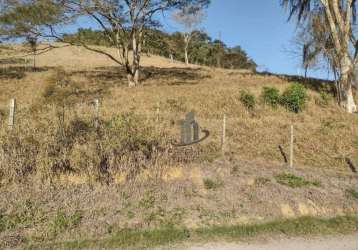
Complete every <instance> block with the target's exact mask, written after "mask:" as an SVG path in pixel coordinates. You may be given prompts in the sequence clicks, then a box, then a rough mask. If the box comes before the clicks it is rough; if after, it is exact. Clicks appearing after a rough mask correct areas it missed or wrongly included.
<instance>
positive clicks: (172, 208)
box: [0, 46, 358, 248]
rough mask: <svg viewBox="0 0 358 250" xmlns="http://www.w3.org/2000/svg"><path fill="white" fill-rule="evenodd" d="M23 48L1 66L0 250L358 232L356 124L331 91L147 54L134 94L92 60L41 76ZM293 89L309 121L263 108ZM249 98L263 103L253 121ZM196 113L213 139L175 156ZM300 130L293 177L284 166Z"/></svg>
mask: <svg viewBox="0 0 358 250" xmlns="http://www.w3.org/2000/svg"><path fill="white" fill-rule="evenodd" d="M20 50H21V48H20V47H18V46H15V48H14V50H7V52H6V53H8V55H6V57H5V56H4V58H3V59H2V60H0V62H1V65H0V66H1V74H0V115H1V119H0V122H1V123H0V126H1V127H0V190H1V192H0V200H3V201H5V202H3V203H1V204H0V248H1V247H4V248H5V247H7V248H13V247H18V248H22V247H24V246H29V245H31V246H32V247H33V248H44V247H45V248H46V247H48V248H54V247H56V248H57V247H59V248H61V247H62V248H67V247H68V248H70V247H72V248H78V247H82V248H86V247H87V246H90V247H92V246H94V248H96V247H97V246H99V247H107V246H108V247H115V246H118V244H123V246H127V245H131V244H132V243H133V242H136V243H138V245H139V246H141V244H143V243H144V242H149V243H148V244H151V242H153V245H157V244H161V243H170V242H171V241H177V240H179V241H180V240H182V239H186V238H187V237H188V235H189V236H190V237H194V238H197V239H199V240H200V239H205V238H206V237H211V236H212V235H219V236H223V237H230V236H232V237H234V238H237V237H238V238H240V237H241V236H245V237H246V236H250V235H257V234H262V233H263V234H266V233H270V232H271V231H272V232H273V233H280V232H282V231H284V232H285V233H286V232H287V233H288V234H291V233H292V234H295V233H298V234H305V233H306V232H307V233H308V234H310V233H311V232H312V230H313V228H314V229H317V228H318V229H319V230H318V231H320V232H322V233H335V232H337V230H338V232H340V230H341V229H342V230H345V229H347V232H355V231H357V220H356V217H355V215H356V214H357V213H358V210H357V208H358V205H357V204H358V199H357V192H358V181H357V175H356V174H355V173H353V172H352V170H353V169H352V167H350V166H349V165H348V164H347V158H349V159H350V160H351V161H352V162H353V163H354V164H358V116H357V115H356V114H355V115H349V114H347V113H345V112H344V111H343V110H341V109H340V108H339V107H338V105H337V104H336V103H335V100H334V96H333V94H332V93H331V92H330V91H327V89H329V87H327V86H329V85H327V84H329V83H325V82H322V81H320V80H317V79H309V80H306V81H304V80H303V79H301V78H299V77H288V76H276V75H270V74H257V73H253V72H248V71H240V70H223V69H214V68H207V67H199V66H195V65H190V66H188V67H186V66H185V65H184V64H182V63H180V62H175V63H173V64H172V63H170V60H169V59H166V58H161V57H157V56H149V55H147V56H144V57H143V71H142V74H141V78H142V83H143V85H142V86H140V87H138V88H131V89H130V88H128V87H127V86H126V85H127V83H126V78H125V74H124V72H123V70H121V69H120V68H119V67H117V66H116V65H114V64H113V63H111V62H110V61H109V60H108V59H107V58H105V57H102V56H99V55H96V54H93V53H90V52H88V51H86V50H84V49H82V48H77V47H64V48H61V49H57V50H53V51H50V52H48V53H46V54H41V55H38V56H37V58H36V64H37V68H36V70H33V68H32V67H31V64H32V61H31V60H32V56H25V57H21V55H23V52H21V51H20ZM14 51H15V52H14ZM4 53H5V52H4ZM4 53H3V54H4ZM14 53H15V54H17V57H16V58H17V59H16V60H14V59H12V60H10V59H9V58H10V57H12V56H13V55H14ZM295 82H300V83H302V84H304V85H305V86H306V88H307V91H308V96H309V98H308V101H307V104H306V106H305V109H304V111H303V112H300V113H298V114H296V113H292V112H289V111H288V110H287V109H286V108H285V107H282V106H280V105H279V106H278V107H277V108H272V107H270V106H269V105H266V104H264V103H263V102H262V100H261V98H260V96H261V93H262V89H263V87H264V86H272V87H276V88H277V89H279V90H280V93H282V92H283V91H284V90H285V89H286V88H287V87H288V86H289V85H290V84H292V83H295ZM325 86H326V87H325ZM243 90H245V91H247V92H249V93H252V94H253V95H254V96H255V97H256V104H255V106H254V108H253V109H247V107H245V105H243V103H242V100H241V92H242V91H243ZM11 98H16V101H17V112H16V116H15V126H14V128H13V129H12V130H9V128H8V126H7V119H8V109H9V101H10V99H11ZM97 98H98V99H99V100H100V108H99V114H100V117H99V126H98V127H96V126H95V124H96V119H95V113H96V112H95V109H94V106H93V100H94V99H97ZM190 111H194V112H195V113H196V116H197V121H198V123H199V125H200V127H201V128H202V129H207V130H208V131H209V132H210V136H209V138H208V139H207V140H205V141H203V142H202V143H201V144H199V145H195V146H192V147H188V148H180V149H179V148H175V147H173V146H172V142H173V141H178V140H179V138H180V122H181V120H182V119H184V117H185V114H186V113H187V112H190ZM224 114H226V115H227V119H228V120H227V131H226V134H227V137H226V139H227V144H226V147H225V150H224V152H223V151H222V149H221V135H222V124H223V116H224ZM291 125H293V126H294V133H295V141H294V156H295V158H294V168H293V169H289V168H288V167H287V163H286V162H285V160H284V158H285V157H286V158H287V156H288V152H289V132H290V126H291ZM280 148H281V150H280ZM281 151H283V152H281ZM283 154H284V155H285V157H284V156H283ZM345 215H348V217H338V218H337V219H322V220H321V219H313V218H310V219H307V218H306V219H297V220H294V219H295V218H301V217H302V216H304V217H305V216H318V217H324V218H335V217H337V216H345ZM350 215H353V216H352V217H349V216H350ZM285 219H290V221H284V222H283V221H282V220H285ZM277 220H278V222H274V223H272V221H277ZM267 223H268V224H267ZM252 224H254V225H253V226H250V225H252ZM259 224H260V226H259ZM173 225H177V226H178V227H174V228H173V227H172V226H173ZM237 225H241V226H242V225H246V226H242V227H241V226H237ZM247 225H249V226H247ZM301 225H302V228H301ZM168 227H169V229H168ZM138 228H140V229H142V230H144V231H138ZM163 228H164V233H163V231H161V230H162V229H163ZM176 228H181V229H176ZM183 228H185V230H184V229H183ZM200 228H208V229H202V230H200ZM121 230H122V231H121ZM123 230H124V231H123ZM126 230H128V231H126ZM117 232H119V234H116V233H117ZM121 232H122V234H121ZM162 235H164V236H165V237H164V238H163V237H162ZM123 237H125V240H123ZM87 239H94V240H87ZM49 242H58V243H54V244H55V245H54V244H52V243H51V244H50V243H49ZM48 244H49V245H48ZM144 247H145V245H144Z"/></svg>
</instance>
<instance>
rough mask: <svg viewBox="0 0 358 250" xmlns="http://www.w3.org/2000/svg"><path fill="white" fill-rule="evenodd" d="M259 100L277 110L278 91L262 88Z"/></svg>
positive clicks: (273, 88) (278, 101)
mask: <svg viewBox="0 0 358 250" xmlns="http://www.w3.org/2000/svg"><path fill="white" fill-rule="evenodd" d="M261 98H262V101H263V102H264V103H265V104H267V105H270V106H271V107H273V108H277V105H278V104H279V103H280V91H279V90H278V89H277V88H275V87H263V89H262V93H261Z"/></svg>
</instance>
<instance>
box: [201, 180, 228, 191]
mask: <svg viewBox="0 0 358 250" xmlns="http://www.w3.org/2000/svg"><path fill="white" fill-rule="evenodd" d="M203 183H204V187H205V188H206V189H208V190H215V189H218V188H220V187H222V186H223V185H224V184H223V183H222V182H221V181H218V180H212V179H210V178H205V179H204V180H203Z"/></svg>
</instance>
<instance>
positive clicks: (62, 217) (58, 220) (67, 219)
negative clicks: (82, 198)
mask: <svg viewBox="0 0 358 250" xmlns="http://www.w3.org/2000/svg"><path fill="white" fill-rule="evenodd" d="M81 220H82V213H81V212H80V211H76V212H74V213H73V214H71V215H68V214H66V213H64V212H62V211H58V212H57V213H56V215H55V216H54V217H53V218H52V220H51V221H50V223H49V225H48V231H49V233H50V235H51V236H52V237H55V236H57V235H58V234H60V233H62V232H64V231H65V230H69V229H72V228H74V227H76V226H77V225H79V224H80V222H81Z"/></svg>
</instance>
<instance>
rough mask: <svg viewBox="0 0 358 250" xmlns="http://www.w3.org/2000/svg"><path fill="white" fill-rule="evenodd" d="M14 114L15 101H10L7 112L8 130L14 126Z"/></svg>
mask: <svg viewBox="0 0 358 250" xmlns="http://www.w3.org/2000/svg"><path fill="white" fill-rule="evenodd" d="M15 112H16V100H15V99H11V100H10V111H9V128H10V129H12V128H13V127H14V125H15Z"/></svg>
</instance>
